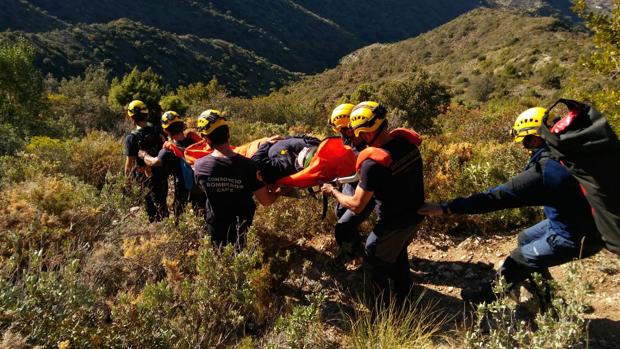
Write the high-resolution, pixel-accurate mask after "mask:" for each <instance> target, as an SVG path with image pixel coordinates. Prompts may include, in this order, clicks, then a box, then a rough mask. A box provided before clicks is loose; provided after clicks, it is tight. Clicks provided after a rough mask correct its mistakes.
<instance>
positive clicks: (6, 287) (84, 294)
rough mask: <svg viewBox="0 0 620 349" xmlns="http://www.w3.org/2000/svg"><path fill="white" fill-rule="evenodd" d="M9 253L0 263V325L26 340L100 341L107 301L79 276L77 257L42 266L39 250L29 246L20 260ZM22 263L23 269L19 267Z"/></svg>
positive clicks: (41, 342)
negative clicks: (52, 266)
mask: <svg viewBox="0 0 620 349" xmlns="http://www.w3.org/2000/svg"><path fill="white" fill-rule="evenodd" d="M13 257H15V255H14V256H13ZM13 257H12V258H11V259H9V261H8V263H3V266H2V269H1V271H2V274H1V275H0V308H1V309H3V314H2V316H1V317H0V327H2V328H7V327H9V326H10V327H11V331H13V332H17V333H19V334H21V335H22V336H23V337H24V338H27V341H28V343H29V344H31V345H43V346H46V347H56V346H57V345H59V343H60V342H64V341H69V342H70V343H71V345H72V346H75V347H92V346H100V345H101V343H102V340H103V335H104V333H105V330H106V326H105V323H104V321H105V316H106V314H105V308H106V306H105V304H104V303H103V298H102V297H101V294H100V293H99V292H98V291H97V290H93V289H91V288H89V287H88V286H86V285H85V284H83V283H82V282H80V280H79V274H78V266H79V264H80V263H79V260H76V259H73V260H68V261H67V262H66V263H65V264H64V266H62V267H61V268H59V269H58V270H45V269H46V268H44V264H43V263H44V259H43V254H42V253H41V251H35V250H31V251H30V252H29V253H28V255H27V258H26V259H21V263H19V264H18V263H16V261H17V260H15V259H13ZM23 265H27V272H26V273H24V274H22V272H20V270H19V269H18V268H22V267H23ZM15 276H19V278H18V279H17V280H15V279H14V277H15ZM97 343H99V344H98V345H97Z"/></svg>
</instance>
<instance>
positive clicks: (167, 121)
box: [161, 110, 183, 130]
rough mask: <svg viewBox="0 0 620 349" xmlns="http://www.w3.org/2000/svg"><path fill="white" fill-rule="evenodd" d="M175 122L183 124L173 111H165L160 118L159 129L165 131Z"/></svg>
mask: <svg viewBox="0 0 620 349" xmlns="http://www.w3.org/2000/svg"><path fill="white" fill-rule="evenodd" d="M177 122H183V120H182V119H181V117H180V116H179V114H177V112H175V111H172V110H170V111H167V112H165V113H164V115H162V116H161V127H163V128H164V130H165V129H167V128H168V126H170V125H172V124H175V123H177Z"/></svg>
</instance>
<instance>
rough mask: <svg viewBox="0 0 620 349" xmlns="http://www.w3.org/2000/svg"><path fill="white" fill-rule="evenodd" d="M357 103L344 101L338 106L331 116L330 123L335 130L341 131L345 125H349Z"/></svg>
mask: <svg viewBox="0 0 620 349" xmlns="http://www.w3.org/2000/svg"><path fill="white" fill-rule="evenodd" d="M354 107H355V105H353V104H351V103H344V104H341V105H339V106H337V107H336V109H334V111H333V112H332V115H331V116H330V118H329V124H330V125H331V126H332V128H333V129H334V132H340V129H342V128H343V127H349V116H350V115H351V111H352V110H353V108H354Z"/></svg>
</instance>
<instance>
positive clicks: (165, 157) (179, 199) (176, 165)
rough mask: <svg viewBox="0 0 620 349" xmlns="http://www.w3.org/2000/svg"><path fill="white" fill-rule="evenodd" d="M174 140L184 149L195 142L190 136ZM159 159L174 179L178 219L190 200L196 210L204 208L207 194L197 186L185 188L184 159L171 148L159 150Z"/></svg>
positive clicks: (175, 206)
mask: <svg viewBox="0 0 620 349" xmlns="http://www.w3.org/2000/svg"><path fill="white" fill-rule="evenodd" d="M173 142H174V144H175V145H176V146H177V147H179V149H180V150H182V151H183V150H184V149H185V148H187V147H189V146H190V145H192V144H194V141H193V140H192V139H191V138H190V137H186V138H185V139H184V140H182V141H173ZM157 159H158V160H159V162H160V163H161V167H162V169H163V170H164V175H165V176H166V177H168V176H172V177H173V179H174V203H173V207H174V215H175V217H177V219H178V217H179V216H180V215H181V213H182V212H183V209H184V208H185V206H186V205H187V203H188V202H190V203H191V204H192V206H193V207H194V210H202V208H203V206H204V200H205V196H204V194H203V193H202V191H201V190H200V188H198V187H197V186H194V188H193V189H192V190H187V189H186V188H185V183H184V176H183V171H182V169H181V161H182V160H181V159H179V158H178V157H177V156H176V155H174V153H173V152H172V151H171V150H169V149H166V148H163V149H162V150H160V151H159V154H157Z"/></svg>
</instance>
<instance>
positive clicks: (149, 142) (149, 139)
mask: <svg viewBox="0 0 620 349" xmlns="http://www.w3.org/2000/svg"><path fill="white" fill-rule="evenodd" d="M131 134H132V135H134V136H136V138H137V139H138V149H140V150H144V151H145V152H147V154H149V155H150V156H157V154H158V153H159V150H160V149H161V147H162V146H163V145H164V140H163V137H162V136H161V134H160V133H159V132H158V131H157V130H156V129H155V127H153V125H151V124H147V125H146V126H144V127H140V128H138V129H135V130H133V131H131Z"/></svg>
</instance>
